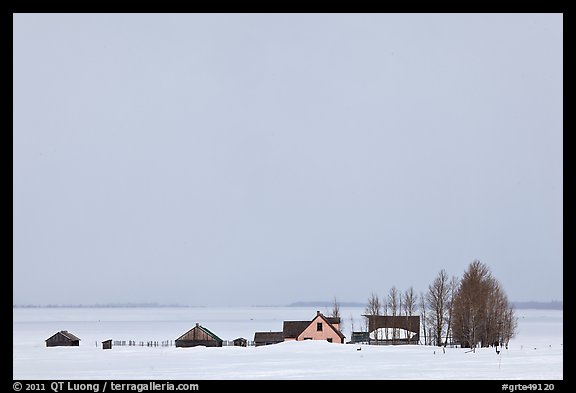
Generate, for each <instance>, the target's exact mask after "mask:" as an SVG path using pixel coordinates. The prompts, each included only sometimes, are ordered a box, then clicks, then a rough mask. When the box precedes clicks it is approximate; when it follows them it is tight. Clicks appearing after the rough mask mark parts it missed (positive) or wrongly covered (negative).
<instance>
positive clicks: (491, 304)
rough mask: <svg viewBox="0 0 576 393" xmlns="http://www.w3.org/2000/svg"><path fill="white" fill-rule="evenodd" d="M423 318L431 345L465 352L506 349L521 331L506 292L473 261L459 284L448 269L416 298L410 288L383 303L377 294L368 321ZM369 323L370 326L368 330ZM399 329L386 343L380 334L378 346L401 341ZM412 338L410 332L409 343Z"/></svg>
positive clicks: (370, 304)
mask: <svg viewBox="0 0 576 393" xmlns="http://www.w3.org/2000/svg"><path fill="white" fill-rule="evenodd" d="M418 311H419V313H420V319H421V331H422V336H421V337H420V340H421V341H423V343H424V344H425V345H436V346H446V345H448V344H449V342H450V343H455V344H458V345H460V346H461V347H463V348H471V349H473V350H474V349H475V348H476V347H479V346H480V347H488V346H498V345H500V346H506V347H508V343H509V341H510V339H511V338H512V337H514V335H515V333H516V329H517V317H516V315H515V313H514V309H513V306H512V305H511V303H510V302H509V301H508V298H507V296H506V294H505V292H504V290H503V289H502V286H501V285H500V283H499V282H498V280H497V279H496V278H494V277H493V276H492V274H491V272H490V269H489V268H488V266H486V265H485V264H483V263H481V262H480V261H478V260H475V261H473V262H472V263H470V265H469V266H468V269H467V270H466V271H465V272H464V275H463V276H462V278H461V279H460V280H459V279H458V278H457V277H455V276H452V277H449V275H448V273H447V272H446V271H445V270H444V269H442V270H441V271H440V272H439V273H438V275H437V276H436V278H435V279H434V280H433V281H432V283H431V284H430V285H429V286H428V290H427V291H426V292H425V293H423V292H420V294H419V295H418V294H416V293H415V292H414V289H413V288H412V287H410V288H409V289H408V290H406V291H404V292H401V291H400V290H398V289H397V288H396V287H392V288H391V289H390V290H389V291H388V294H387V295H386V296H384V297H383V298H382V299H381V298H380V297H379V296H378V295H377V294H376V293H374V292H373V293H372V294H371V295H370V297H369V299H368V304H367V306H366V309H365V313H366V314H367V315H390V316H400V315H404V316H412V315H417V314H418ZM367 324H368V320H366V329H367ZM398 330H399V329H396V328H393V329H392V330H391V331H389V329H385V330H384V332H383V335H384V337H381V336H380V335H381V332H380V331H378V330H377V331H375V332H374V334H375V337H374V339H376V340H381V339H384V340H392V342H393V341H394V340H396V339H398V338H400V332H399V331H398ZM408 334H409V332H405V335H406V338H407V336H408Z"/></svg>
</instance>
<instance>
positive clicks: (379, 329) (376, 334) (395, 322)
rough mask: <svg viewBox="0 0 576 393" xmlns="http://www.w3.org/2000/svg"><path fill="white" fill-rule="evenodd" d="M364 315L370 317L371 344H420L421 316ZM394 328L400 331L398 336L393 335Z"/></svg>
mask: <svg viewBox="0 0 576 393" xmlns="http://www.w3.org/2000/svg"><path fill="white" fill-rule="evenodd" d="M364 317H366V318H367V319H368V333H369V343H370V344H418V341H419V337H420V316H418V315H415V316H401V315H397V316H392V315H364ZM394 330H395V331H397V332H398V336H397V337H392V331H394ZM401 331H402V332H401ZM386 333H388V334H386ZM353 335H354V333H353Z"/></svg>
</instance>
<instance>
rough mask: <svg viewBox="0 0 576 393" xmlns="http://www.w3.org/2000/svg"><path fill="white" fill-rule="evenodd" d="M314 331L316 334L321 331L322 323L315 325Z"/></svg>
mask: <svg viewBox="0 0 576 393" xmlns="http://www.w3.org/2000/svg"><path fill="white" fill-rule="evenodd" d="M316 331H317V332H321V331H322V322H318V323H317V324H316Z"/></svg>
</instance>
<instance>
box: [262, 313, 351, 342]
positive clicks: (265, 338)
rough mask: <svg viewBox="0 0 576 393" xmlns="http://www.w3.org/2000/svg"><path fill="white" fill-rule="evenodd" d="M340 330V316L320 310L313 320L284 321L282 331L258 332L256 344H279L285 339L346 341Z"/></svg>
mask: <svg viewBox="0 0 576 393" xmlns="http://www.w3.org/2000/svg"><path fill="white" fill-rule="evenodd" d="M344 338H345V337H344V335H343V334H342V332H341V331H340V318H334V317H326V316H324V315H323V314H322V313H321V312H320V311H316V316H315V317H314V318H313V319H312V320H311V321H284V326H283V330H282V331H281V332H256V333H255V334H254V344H255V345H256V346H260V345H269V344H277V343H280V342H283V341H291V340H292V341H293V340H296V341H302V340H326V341H328V342H331V343H339V344H343V343H344Z"/></svg>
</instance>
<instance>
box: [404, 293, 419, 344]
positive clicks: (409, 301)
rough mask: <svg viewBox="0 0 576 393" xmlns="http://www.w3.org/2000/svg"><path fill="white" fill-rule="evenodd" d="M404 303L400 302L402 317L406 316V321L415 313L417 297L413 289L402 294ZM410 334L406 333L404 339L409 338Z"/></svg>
mask: <svg viewBox="0 0 576 393" xmlns="http://www.w3.org/2000/svg"><path fill="white" fill-rule="evenodd" d="M403 299H404V301H403V302H402V307H403V312H404V316H406V321H408V317H411V316H412V315H414V312H416V302H417V301H418V295H416V294H415V293H414V288H412V287H410V288H408V289H407V290H406V291H405V292H404V297H403ZM409 334H410V332H409V331H406V338H410V336H409Z"/></svg>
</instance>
